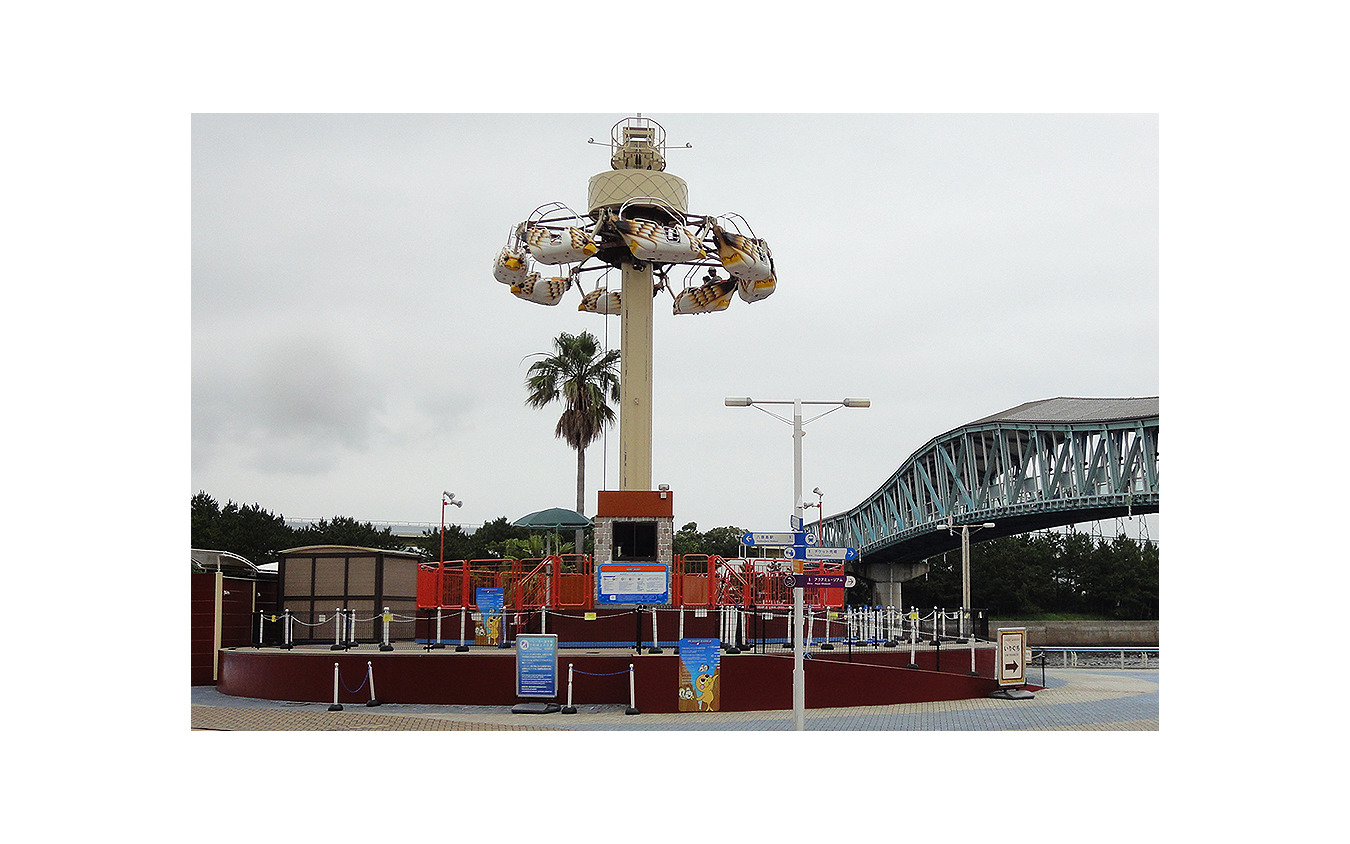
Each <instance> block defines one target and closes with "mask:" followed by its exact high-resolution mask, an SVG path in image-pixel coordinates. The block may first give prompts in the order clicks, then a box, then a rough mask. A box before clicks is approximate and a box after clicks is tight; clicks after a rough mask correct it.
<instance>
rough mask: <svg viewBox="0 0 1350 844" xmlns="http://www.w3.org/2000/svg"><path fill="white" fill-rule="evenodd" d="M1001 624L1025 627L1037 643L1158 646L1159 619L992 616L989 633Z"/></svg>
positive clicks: (1028, 635) (1080, 645)
mask: <svg viewBox="0 0 1350 844" xmlns="http://www.w3.org/2000/svg"><path fill="white" fill-rule="evenodd" d="M1000 627H1025V628H1026V629H1027V640H1028V641H1029V642H1030V643H1031V644H1032V645H1033V646H1034V645H1044V646H1046V647H1058V646H1078V647H1093V646H1116V645H1134V646H1137V647H1158V622H1156V621H1018V620H1016V619H990V620H989V635H990V636H991V637H992V636H996V635H997V632H996V631H997V630H998V628H1000Z"/></svg>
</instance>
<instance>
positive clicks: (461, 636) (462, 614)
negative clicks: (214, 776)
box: [455, 604, 469, 651]
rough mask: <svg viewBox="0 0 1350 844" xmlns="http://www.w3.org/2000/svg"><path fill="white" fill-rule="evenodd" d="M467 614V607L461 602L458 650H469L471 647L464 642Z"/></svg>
mask: <svg viewBox="0 0 1350 844" xmlns="http://www.w3.org/2000/svg"><path fill="white" fill-rule="evenodd" d="M466 615H467V613H466V612H465V608H464V606H463V605H462V604H461V605H460V608H459V647H457V648H455V650H457V651H467V650H468V649H469V646H468V645H466V644H464V618H465V616H466Z"/></svg>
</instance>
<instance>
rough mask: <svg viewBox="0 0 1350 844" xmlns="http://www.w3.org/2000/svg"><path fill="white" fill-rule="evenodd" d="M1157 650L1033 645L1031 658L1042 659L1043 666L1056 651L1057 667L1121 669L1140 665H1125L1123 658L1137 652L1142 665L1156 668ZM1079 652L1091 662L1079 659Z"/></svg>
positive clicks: (1110, 646) (1149, 648)
mask: <svg viewBox="0 0 1350 844" xmlns="http://www.w3.org/2000/svg"><path fill="white" fill-rule="evenodd" d="M1158 651H1159V649H1158V648H1156V647H1128V646H1127V647H1121V646H1119V645H1102V646H1092V647H1088V646H1084V647H1070V646H1056V647H1050V646H1047V647H1036V646H1035V645H1033V646H1032V648H1031V654H1032V655H1031V658H1032V660H1036V659H1042V660H1043V661H1042V662H1041V665H1042V667H1043V666H1044V665H1045V664H1046V663H1047V662H1049V661H1050V660H1049V655H1050V654H1051V653H1058V654H1059V657H1060V664H1059V666H1058V667H1059V668H1114V667H1117V666H1118V667H1120V668H1122V669H1123V668H1126V667H1129V668H1139V667H1141V666H1139V665H1130V666H1127V665H1126V660H1125V655H1126V654H1139V656H1140V659H1141V661H1142V663H1143V665H1142V667H1144V668H1157V667H1158ZM1079 654H1088V655H1091V656H1092V657H1095V658H1093V659H1092V660H1091V662H1089V661H1088V660H1080V659H1079ZM1106 654H1115V655H1117V656H1118V659H1116V660H1109V659H1103V658H1102V657H1103V656H1104V655H1106ZM1150 655H1151V656H1152V657H1153V662H1152V664H1150V663H1149V657H1150Z"/></svg>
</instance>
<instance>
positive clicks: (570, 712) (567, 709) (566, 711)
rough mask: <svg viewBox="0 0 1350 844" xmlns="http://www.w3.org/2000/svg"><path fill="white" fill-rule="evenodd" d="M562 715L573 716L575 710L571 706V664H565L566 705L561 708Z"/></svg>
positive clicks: (575, 712)
mask: <svg viewBox="0 0 1350 844" xmlns="http://www.w3.org/2000/svg"><path fill="white" fill-rule="evenodd" d="M562 714H564V715H575V714H577V708H576V707H575V706H573V705H572V663H570V662H569V663H567V705H566V706H564V707H563V708H562Z"/></svg>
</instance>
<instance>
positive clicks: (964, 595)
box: [946, 522, 994, 636]
mask: <svg viewBox="0 0 1350 844" xmlns="http://www.w3.org/2000/svg"><path fill="white" fill-rule="evenodd" d="M993 526H994V523H993V522H984V523H983V524H978V525H975V526H974V527H975V529H976V530H982V529H983V528H991V527H993ZM960 527H961V612H962V616H961V635H962V636H965V635H966V631H965V626H966V619H965V616H966V615H967V614H969V613H970V611H971V610H970V528H971V526H970V525H961V526H960ZM946 528H947V532H948V533H955V532H956V525H953V524H952V523H951V522H948V523H947V524H946ZM974 627H975V625H974V624H973V623H972V624H971V630H970V636H974V635H975V629H974Z"/></svg>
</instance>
